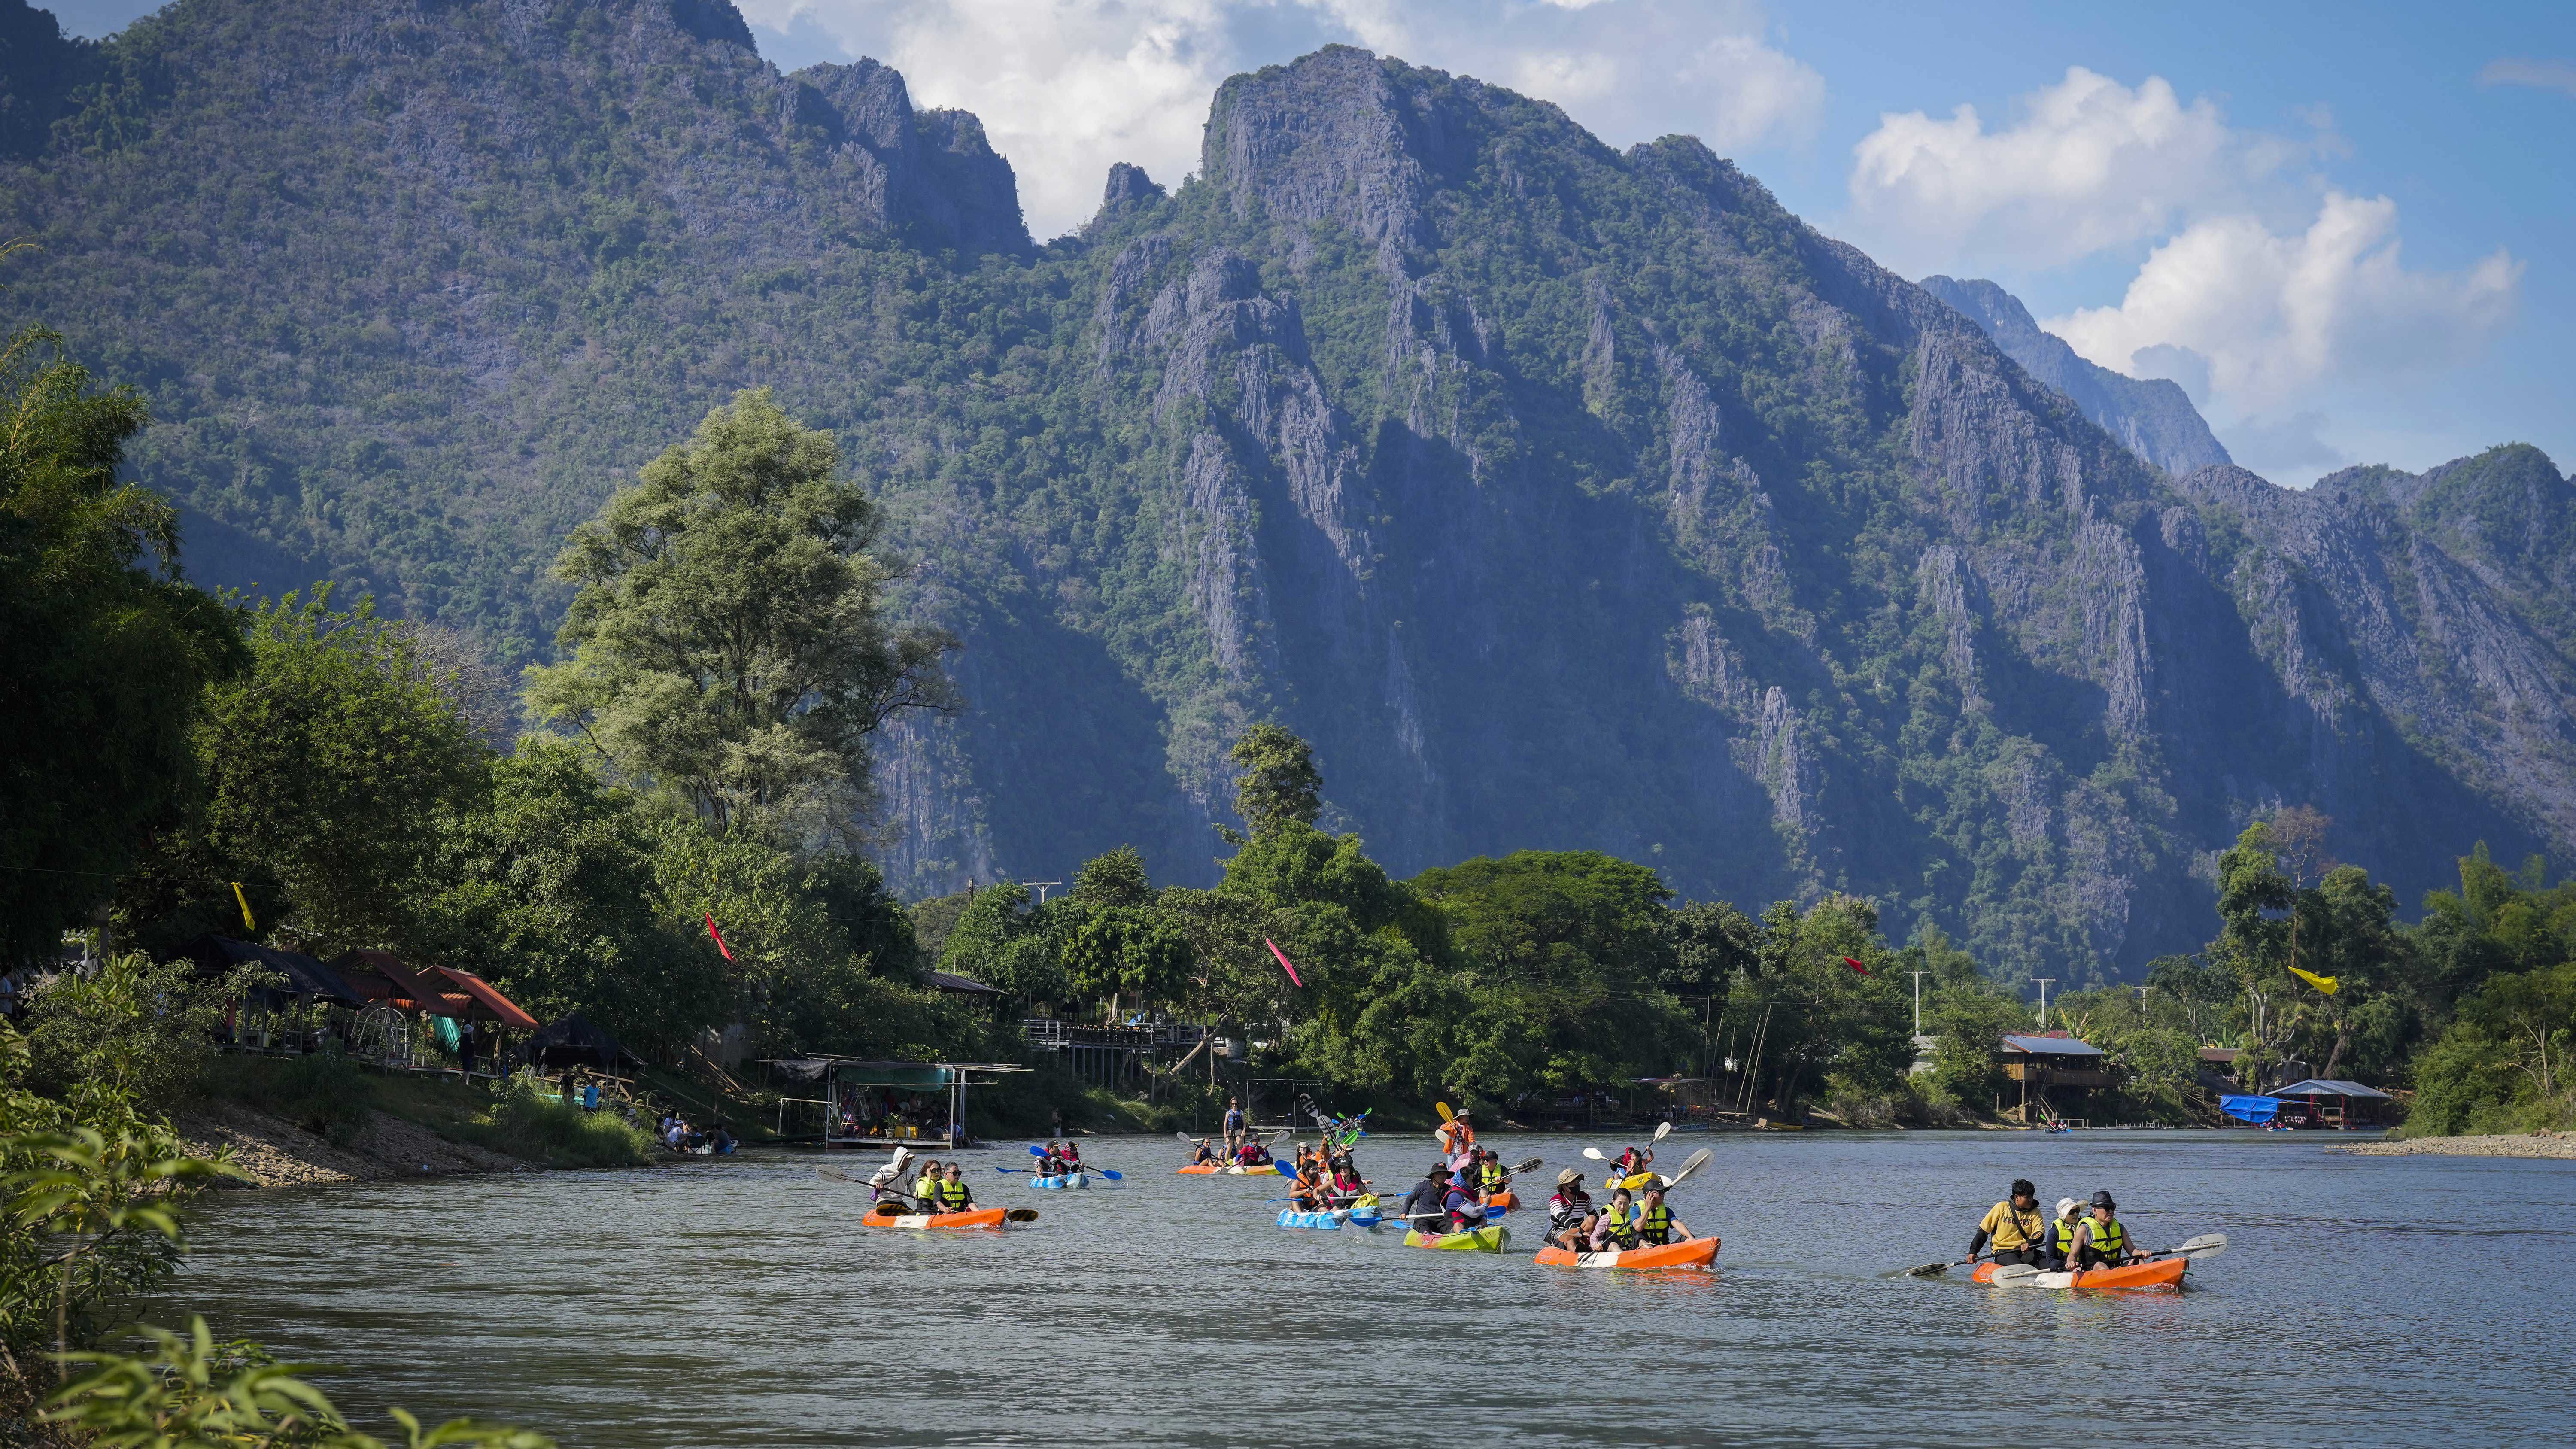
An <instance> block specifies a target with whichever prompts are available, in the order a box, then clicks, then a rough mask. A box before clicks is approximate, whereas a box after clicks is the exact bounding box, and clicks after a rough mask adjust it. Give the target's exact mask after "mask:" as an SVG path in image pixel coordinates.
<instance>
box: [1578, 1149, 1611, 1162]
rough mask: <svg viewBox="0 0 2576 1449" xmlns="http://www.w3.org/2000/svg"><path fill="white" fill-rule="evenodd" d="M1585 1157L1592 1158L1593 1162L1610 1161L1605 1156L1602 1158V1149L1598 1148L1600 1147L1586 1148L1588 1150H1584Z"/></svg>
mask: <svg viewBox="0 0 2576 1449" xmlns="http://www.w3.org/2000/svg"><path fill="white" fill-rule="evenodd" d="M1583 1155H1584V1156H1586V1157H1589V1158H1591V1159H1592V1160H1593V1161H1595V1162H1608V1161H1609V1160H1610V1159H1609V1158H1607V1157H1604V1156H1602V1155H1601V1149H1600V1148H1598V1147H1586V1148H1584V1149H1583Z"/></svg>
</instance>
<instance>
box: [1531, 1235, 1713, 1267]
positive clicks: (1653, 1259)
mask: <svg viewBox="0 0 2576 1449" xmlns="http://www.w3.org/2000/svg"><path fill="white" fill-rule="evenodd" d="M1535 1261H1537V1262H1540V1263H1544V1264H1546V1265H1547V1266H1548V1267H1551V1268H1705V1267H1707V1266H1708V1265H1709V1264H1711V1263H1714V1262H1716V1261H1717V1239H1715V1238H1693V1239H1691V1240H1690V1241H1689V1242H1687V1243H1649V1244H1646V1245H1644V1246H1642V1247H1635V1248H1613V1249H1611V1250H1610V1251H1608V1252H1604V1253H1569V1252H1567V1251H1566V1250H1565V1249H1563V1248H1560V1247H1557V1246H1556V1245H1555V1244H1553V1243H1551V1244H1549V1245H1548V1246H1546V1247H1544V1248H1541V1249H1539V1250H1538V1257H1537V1259H1536V1260H1535Z"/></svg>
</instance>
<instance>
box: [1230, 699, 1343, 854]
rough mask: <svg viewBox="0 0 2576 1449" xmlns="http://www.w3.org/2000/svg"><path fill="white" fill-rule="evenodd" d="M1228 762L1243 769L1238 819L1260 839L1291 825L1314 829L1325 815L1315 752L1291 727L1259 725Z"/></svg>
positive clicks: (1239, 777)
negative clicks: (1265, 834) (1317, 819)
mask: <svg viewBox="0 0 2576 1449" xmlns="http://www.w3.org/2000/svg"><path fill="white" fill-rule="evenodd" d="M1227 758H1229V759H1231V760H1233V761H1234V762H1235V763H1236V764H1238V765H1240V766H1242V767H1243V773H1242V774H1240V775H1237V776H1235V777H1234V813H1235V814H1236V815H1239V816H1241V817H1242V818H1243V823H1244V824H1245V825H1246V826H1248V827H1250V828H1251V831H1252V833H1253V834H1254V835H1255V836H1258V835H1260V834H1262V833H1263V832H1265V831H1269V830H1275V829H1277V828H1278V827H1279V826H1281V825H1283V824H1287V823H1289V822H1291V821H1294V822H1295V823H1297V824H1299V825H1312V824H1314V823H1315V820H1316V818H1317V817H1318V816H1320V815H1322V814H1323V813H1324V805H1323V795H1324V776H1323V773H1322V772H1321V771H1319V770H1317V769H1316V768H1315V752H1314V751H1313V750H1312V749H1310V748H1308V747H1307V744H1306V742H1305V741H1304V740H1302V739H1299V738H1298V737H1297V736H1296V735H1295V734H1294V733H1292V732H1290V731H1289V730H1288V729H1287V727H1286V726H1284V725H1275V724H1257V725H1254V726H1253V727H1252V728H1250V729H1248V730H1245V731H1244V732H1243V738H1241V739H1239V740H1236V741H1235V742H1234V748H1233V749H1232V750H1230V751H1228V752H1227Z"/></svg>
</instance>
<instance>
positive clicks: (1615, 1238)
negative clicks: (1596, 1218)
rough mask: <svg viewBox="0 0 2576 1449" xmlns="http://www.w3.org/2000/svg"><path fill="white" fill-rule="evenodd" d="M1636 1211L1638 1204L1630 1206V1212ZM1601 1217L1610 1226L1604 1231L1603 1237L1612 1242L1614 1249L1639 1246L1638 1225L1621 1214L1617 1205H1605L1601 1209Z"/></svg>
mask: <svg viewBox="0 0 2576 1449" xmlns="http://www.w3.org/2000/svg"><path fill="white" fill-rule="evenodd" d="M1635 1210H1636V1204H1634V1203H1631V1204H1629V1211H1630V1212H1633V1211H1635ZM1601 1216H1602V1219H1603V1221H1604V1222H1606V1223H1607V1224H1608V1226H1607V1227H1606V1228H1604V1229H1603V1236H1605V1237H1607V1238H1608V1239H1609V1240H1610V1245H1611V1246H1612V1247H1614V1248H1633V1247H1635V1246H1637V1224H1636V1222H1635V1221H1634V1220H1632V1219H1631V1218H1629V1217H1628V1216H1627V1215H1626V1214H1625V1213H1622V1212H1620V1211H1619V1209H1618V1207H1617V1205H1616V1204H1610V1205H1605V1206H1604V1207H1603V1208H1602V1209H1601Z"/></svg>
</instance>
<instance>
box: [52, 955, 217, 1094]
mask: <svg viewBox="0 0 2576 1449" xmlns="http://www.w3.org/2000/svg"><path fill="white" fill-rule="evenodd" d="M261 979H262V974H261V973H260V972H259V971H258V970H257V969H255V968H247V967H246V968H243V969H240V970H237V971H235V972H233V973H232V975H231V976H230V977H228V978H226V979H223V980H218V981H199V980H198V979H197V977H196V973H195V971H194V969H193V968H191V967H190V966H189V964H188V963H187V962H184V961H174V962H155V961H154V960H153V959H152V958H151V957H149V956H146V955H144V954H143V953H141V952H139V951H136V952H128V953H126V954H124V955H119V956H113V957H110V958H108V959H107V960H105V961H102V962H100V963H99V965H98V968H97V969H96V970H95V971H90V972H78V971H63V972H58V973H56V974H55V975H54V976H52V977H51V978H49V979H47V980H46V981H45V982H44V984H43V985H42V987H41V988H40V989H38V990H37V992H36V993H35V999H34V1001H33V1003H32V1004H31V1005H30V1007H29V1009H28V1013H27V1039H28V1042H29V1044H30V1047H31V1049H32V1052H33V1060H34V1075H33V1077H32V1080H33V1081H34V1082H35V1083H36V1084H37V1085H38V1086H39V1087H40V1088H41V1089H42V1090H44V1091H46V1092H48V1093H51V1094H52V1095H55V1096H60V1097H78V1098H83V1099H87V1098H90V1097H98V1098H101V1099H105V1100H119V1101H132V1102H137V1103H140V1104H142V1105H144V1106H147V1107H167V1106H169V1105H171V1104H172V1103H175V1102H177V1101H178V1100H180V1099H181V1098H182V1097H184V1096H186V1095H187V1094H188V1093H189V1092H190V1090H191V1089H193V1088H194V1087H195V1086H196V1085H197V1083H198V1081H199V1079H200V1078H201V1077H202V1076H203V1075H204V1073H205V1070H206V1065H207V1063H209V1062H211V1061H212V1060H213V1059H214V1056H215V1035H216V1032H217V1029H218V1028H219V1027H221V1025H222V1023H223V1019H224V1008H225V1006H226V1004H227V1003H228V1002H231V1001H235V1000H238V999H239V998H240V997H241V995H242V993H243V992H244V991H245V990H246V989H247V988H248V987H250V986H251V985H253V984H254V983H256V982H258V981H260V980H261Z"/></svg>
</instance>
